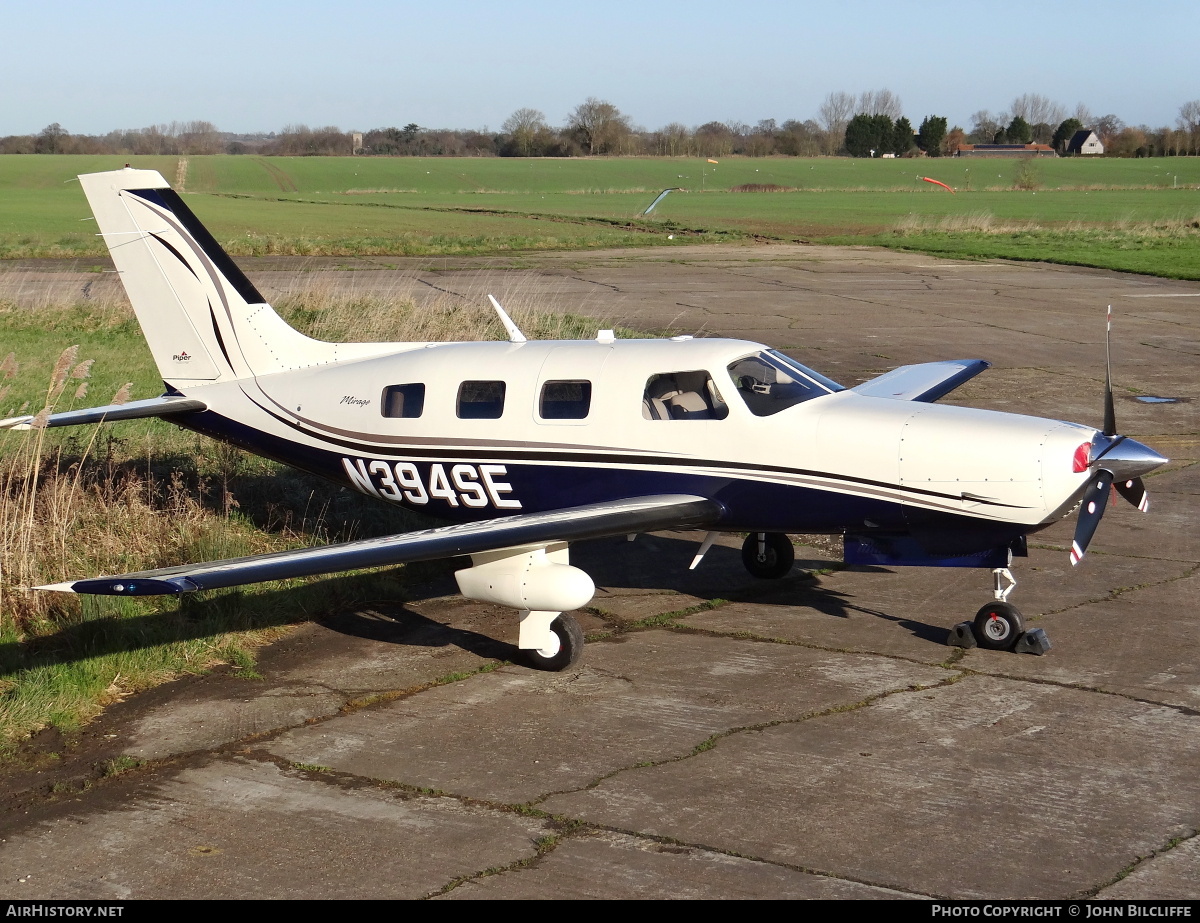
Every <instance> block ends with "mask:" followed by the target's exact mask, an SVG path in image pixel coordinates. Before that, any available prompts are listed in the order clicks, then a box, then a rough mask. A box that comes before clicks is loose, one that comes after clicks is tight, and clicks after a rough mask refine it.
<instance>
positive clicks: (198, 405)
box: [0, 396, 208, 429]
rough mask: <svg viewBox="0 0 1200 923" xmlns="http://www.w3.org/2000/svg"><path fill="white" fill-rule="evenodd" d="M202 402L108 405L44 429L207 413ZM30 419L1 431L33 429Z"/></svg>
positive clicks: (56, 417) (3, 423) (49, 422)
mask: <svg viewBox="0 0 1200 923" xmlns="http://www.w3.org/2000/svg"><path fill="white" fill-rule="evenodd" d="M207 409H208V405H207V404H206V403H204V401H198V400H195V399H194V398H188V397H175V396H165V397H152V398H148V399H146V400H144V401H130V402H129V403H128V404H108V405H107V406H104V407H88V408H87V409H86V410H66V411H63V412H62V413H52V414H50V416H49V417H48V418H47V419H46V426H48V427H50V426H78V425H80V424H81V423H99V422H100V421H102V420H137V419H140V418H142V417H166V416H170V415H171V414H174V413H188V412H190V411H193V410H207ZM33 419H34V418H33V416H32V415H26V416H22V417H9V418H8V419H7V420H0V429H32V426H31V425H30V424H32V422H33Z"/></svg>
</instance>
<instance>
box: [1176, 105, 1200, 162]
mask: <svg viewBox="0 0 1200 923" xmlns="http://www.w3.org/2000/svg"><path fill="white" fill-rule="evenodd" d="M1177 121H1178V125H1179V130H1180V131H1181V132H1183V133H1184V134H1186V135H1187V149H1188V150H1189V151H1190V152H1191V153H1193V154H1195V153H1196V152H1197V151H1200V99H1193V100H1190V101H1188V102H1186V103H1184V104H1183V105H1182V106H1180V107H1179V119H1178V120H1177Z"/></svg>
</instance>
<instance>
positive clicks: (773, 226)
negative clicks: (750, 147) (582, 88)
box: [0, 155, 1200, 278]
mask: <svg viewBox="0 0 1200 923" xmlns="http://www.w3.org/2000/svg"><path fill="white" fill-rule="evenodd" d="M123 162H124V159H123V158H114V157H93V156H60V157H52V156H38V155H12V156H7V157H0V202H2V203H3V208H0V258H13V257H36V256H80V255H96V256H98V255H102V253H103V247H102V245H101V243H100V241H99V240H98V238H96V237H95V236H94V231H92V230H90V229H89V228H88V224H89V223H90V222H89V220H88V216H89V213H88V210H87V206H86V203H85V202H84V200H83V197H82V195H81V194H80V191H79V188H78V185H77V184H76V183H75V182H74V181H73V178H74V177H75V175H76V174H78V173H83V172H90V171H95V170H103V169H111V168H113V167H114V166H120V165H121V164H122V163H123ZM130 162H131V163H132V164H133V165H134V166H137V167H147V168H152V169H157V170H159V171H160V172H161V173H162V174H163V175H164V176H165V177H167V179H168V180H170V181H171V182H173V183H176V184H179V181H180V180H182V188H183V189H184V190H185V192H186V193H187V194H188V196H189V199H188V201H189V203H190V204H191V205H192V208H193V209H194V210H195V211H196V212H197V214H199V215H200V217H201V218H202V219H203V220H204V221H205V222H206V223H207V224H209V225H210V227H211V228H212V229H213V231H214V233H215V235H216V236H217V238H218V239H219V240H221V241H222V242H223V243H225V244H226V245H227V247H228V248H229V249H230V251H231V252H233V253H234V254H235V255H237V254H269V253H280V254H297V255H318V254H327V255H366V254H396V255H421V254H485V253H498V252H506V251H516V250H569V249H582V248H596V247H636V246H648V245H655V246H662V245H671V244H673V243H683V242H687V243H696V242H703V241H737V240H753V239H759V240H761V239H768V240H771V239H777V240H817V241H828V242H836V243H867V244H875V245H879V246H887V247H897V248H904V249H915V250H925V251H928V252H933V253H941V254H944V255H947V256H955V257H961V258H986V257H1006V258H1012V259H1044V260H1054V261H1059V262H1065V263H1076V264H1080V265H1089V266H1100V267H1105V268H1113V269H1125V270H1132V271H1137V272H1149V273H1154V274H1158V275H1166V276H1175V277H1179V278H1200V158H1184V157H1180V158H1159V159H1145V160H1115V159H1114V160H1104V159H1100V160H1085V159H1082V158H1071V159H1051V160H1041V161H1034V162H1033V163H1032V164H1031V169H1032V173H1033V176H1032V177H1031V185H1033V186H1034V188H1031V189H1024V190H1018V189H1016V188H1014V186H1015V184H1016V179H1017V177H1016V174H1017V171H1018V169H1020V165H1019V164H1018V163H1017V162H1013V161H998V160H973V161H968V160H958V159H921V160H854V159H850V158H816V159H800V158H732V159H727V160H723V161H722V162H721V163H719V164H715V165H714V164H710V163H707V162H705V161H702V160H696V159H688V160H683V159H677V160H676V159H662V158H618V159H595V160H590V159H561V160H560V159H540V158H539V159H501V158H349V157H346V158H331V157H309V158H304V157H299V158H296V157H293V158H261V157H248V156H241V157H191V158H187V160H186V163H182V162H181V161H180V160H179V159H177V158H173V157H168V158H164V157H147V158H130ZM924 176H929V177H931V178H934V179H938V180H941V181H943V182H945V183H947V184H949V185H951V186H952V187H954V188H955V189H956V190H957V194H955V195H951V194H950V193H948V192H946V191H945V190H943V189H941V188H939V187H935V186H933V185H931V184H929V183H926V182H923V181H922V179H921V178H922V177H924ZM746 184H764V185H767V184H769V185H772V186H776V187H782V189H783V190H784V191H777V192H770V193H739V192H733V191H731V190H733V189H734V188H735V187H738V186H742V185H746ZM673 186H678V187H682V189H683V190H686V191H680V192H676V193H673V194H672V195H670V196H669V197H668V198H667V199H666V200H664V201H663V202H662V203H661V204H660V205H659V206H658V208H657V209H656V210H655V212H654V213H653V214H652V215H651V216H650V217H646V218H643V217H641V212H642V211H643V210H644V209H645V208H646V206H647V205H649V204H650V202H651V201H652V200H653V198H654V196H655V195H656V194H657V193H658V192H659V191H660V190H662V189H664V188H667V187H673ZM668 235H673V237H671V238H669V237H668Z"/></svg>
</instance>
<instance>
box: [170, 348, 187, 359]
mask: <svg viewBox="0 0 1200 923" xmlns="http://www.w3.org/2000/svg"><path fill="white" fill-rule="evenodd" d="M171 361H172V362H191V361H192V357H191V356H189V355H188V351H187V350H186V349H181V350H180V351H179V352H177V353H176V354H175V355H173V356H172V357H171Z"/></svg>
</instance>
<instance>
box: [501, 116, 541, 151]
mask: <svg viewBox="0 0 1200 923" xmlns="http://www.w3.org/2000/svg"><path fill="white" fill-rule="evenodd" d="M545 128H546V116H545V114H544V113H542V112H539V111H538V110H537V109H518V110H517V111H516V112H514V113H513V114H512V115H510V116H509V117H508V118H507V119H505V120H504V124H503V125H501V126H500V129H501V131H503V132H504V133H505V134H507V135H512V139H513V141H514V142H515V143H516V145H517V150H519V151H520V152H521V156H522V157H528V156H529V155H530V154H532V153H533V144H534V141H535V140H536V138H537V136H538V134H539V133H540V132H542V131H544V130H545Z"/></svg>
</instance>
